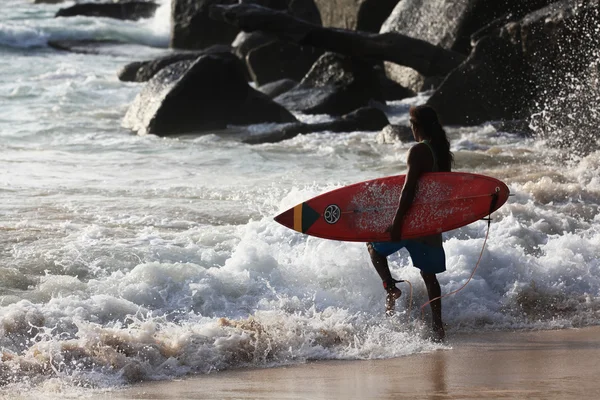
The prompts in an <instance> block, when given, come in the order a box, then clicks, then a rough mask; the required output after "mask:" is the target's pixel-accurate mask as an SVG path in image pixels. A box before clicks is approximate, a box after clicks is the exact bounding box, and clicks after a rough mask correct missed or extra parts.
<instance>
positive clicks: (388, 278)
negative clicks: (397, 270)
mask: <svg viewBox="0 0 600 400" xmlns="http://www.w3.org/2000/svg"><path fill="white" fill-rule="evenodd" d="M367 248H368V249H369V255H370V256H371V262H372V263H373V266H374V267H375V270H376V271H377V273H378V274H379V277H380V278H381V280H382V281H383V282H384V288H386V289H385V290H386V292H387V296H386V300H385V311H386V313H387V314H388V315H393V314H394V308H395V307H396V299H397V298H398V297H400V295H401V294H402V292H401V291H400V289H398V288H397V287H396V284H395V283H394V282H395V281H394V278H392V273H391V272H390V267H389V265H388V261H387V257H386V256H383V255H381V254H379V253H378V252H377V251H376V250H375V249H374V248H373V244H372V243H367Z"/></svg>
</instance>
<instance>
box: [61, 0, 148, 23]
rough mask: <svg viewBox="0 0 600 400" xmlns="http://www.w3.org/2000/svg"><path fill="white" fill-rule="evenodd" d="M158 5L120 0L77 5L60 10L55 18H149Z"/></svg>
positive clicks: (133, 0) (132, 0)
mask: <svg viewBox="0 0 600 400" xmlns="http://www.w3.org/2000/svg"><path fill="white" fill-rule="evenodd" d="M157 8H158V4H157V3H154V2H151V1H135V0H122V1H119V2H110V3H79V4H75V5H73V6H71V7H67V8H61V9H60V10H58V11H57V12H56V15H55V17H75V16H86V17H106V18H115V19H121V20H134V21H135V20H138V19H142V18H150V17H152V16H153V15H154V13H155V12H156V9H157Z"/></svg>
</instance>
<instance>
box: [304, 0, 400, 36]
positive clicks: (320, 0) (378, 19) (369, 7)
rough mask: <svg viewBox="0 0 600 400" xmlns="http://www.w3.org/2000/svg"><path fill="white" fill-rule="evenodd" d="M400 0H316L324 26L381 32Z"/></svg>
mask: <svg viewBox="0 0 600 400" xmlns="http://www.w3.org/2000/svg"><path fill="white" fill-rule="evenodd" d="M398 1H399V0H315V2H316V3H317V7H319V10H320V12H321V18H322V19H323V26H327V27H333V28H343V29H350V30H362V31H366V32H379V28H380V27H381V24H382V23H383V21H385V19H386V18H387V17H388V15H389V14H390V12H391V11H392V10H393V9H394V6H395V5H396V4H397V3H398Z"/></svg>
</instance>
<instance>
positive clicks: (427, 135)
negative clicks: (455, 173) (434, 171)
mask: <svg viewBox="0 0 600 400" xmlns="http://www.w3.org/2000/svg"><path fill="white" fill-rule="evenodd" d="M410 122H411V123H412V124H413V125H416V126H417V127H418V128H419V131H420V133H421V136H422V137H423V139H429V141H430V143H431V147H433V151H435V155H436V157H437V162H438V167H439V170H440V171H450V169H451V168H452V164H453V163H454V155H453V154H452V152H451V151H450V142H449V141H448V137H447V136H446V131H445V130H444V128H442V124H440V121H439V119H438V115H437V113H436V112H435V110H434V109H433V107H431V106H428V105H422V106H416V107H411V108H410Z"/></svg>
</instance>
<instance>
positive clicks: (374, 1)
mask: <svg viewBox="0 0 600 400" xmlns="http://www.w3.org/2000/svg"><path fill="white" fill-rule="evenodd" d="M399 1H401V0H363V1H361V2H359V6H358V13H357V16H356V30H357V31H365V32H373V33H378V32H379V31H380V30H381V25H383V23H384V22H385V21H386V20H387V18H388V17H389V16H390V14H391V13H392V11H394V8H395V7H396V4H398V2H399Z"/></svg>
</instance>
